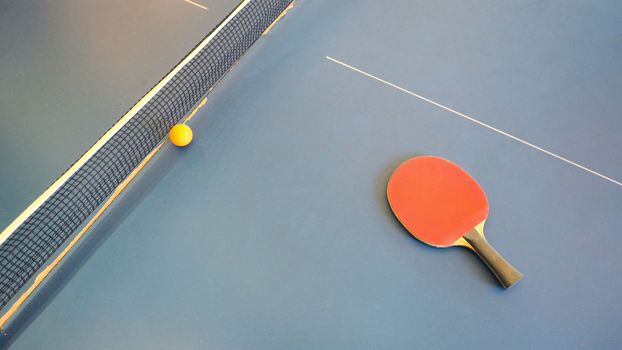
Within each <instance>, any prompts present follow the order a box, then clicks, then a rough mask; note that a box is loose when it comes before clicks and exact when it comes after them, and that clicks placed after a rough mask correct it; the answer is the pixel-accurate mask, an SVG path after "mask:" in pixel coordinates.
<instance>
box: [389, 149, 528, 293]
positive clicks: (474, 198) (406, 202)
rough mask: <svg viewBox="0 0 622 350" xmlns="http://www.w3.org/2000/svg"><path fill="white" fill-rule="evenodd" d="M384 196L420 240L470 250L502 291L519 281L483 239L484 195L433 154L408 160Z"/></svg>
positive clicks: (455, 167) (517, 274) (462, 172)
mask: <svg viewBox="0 0 622 350" xmlns="http://www.w3.org/2000/svg"><path fill="white" fill-rule="evenodd" d="M387 198H388V200H389V205H390V206H391V210H393V213H394V214H395V216H396V217H397V219H398V220H399V221H400V222H401V223H402V225H403V226H404V227H405V228H406V230H408V232H410V234H411V235H413V236H414V237H415V238H417V239H419V240H420V241H422V242H424V243H426V244H429V245H431V246H434V247H439V248H445V247H452V246H463V247H467V248H469V249H472V250H473V251H474V252H475V253H476V254H477V255H478V256H479V257H480V258H481V259H482V260H483V261H484V263H486V265H488V267H489V268H490V270H491V271H492V272H493V273H494V275H495V276H496V277H497V279H498V280H499V282H500V283H501V285H502V286H503V287H505V288H510V287H511V286H512V285H514V284H515V283H516V282H518V281H519V280H520V279H521V278H522V277H523V275H522V274H521V273H520V272H519V271H518V270H516V268H514V266H512V265H510V263H508V262H507V261H506V260H505V259H504V258H503V257H502V256H501V255H500V254H499V253H498V252H497V251H496V250H495V249H494V248H493V247H492V246H491V245H490V244H489V243H488V241H487V240H486V238H485V237H484V230H483V229H484V222H485V221H486V219H487V218H488V199H487V198H486V193H484V190H483V189H482V188H481V187H480V185H479V184H478V183H477V182H476V181H475V179H473V178H472V177H471V176H470V175H469V174H468V173H467V172H466V171H465V170H463V169H462V168H460V167H459V166H458V165H456V164H454V163H452V162H450V161H448V160H447V159H443V158H439V157H433V156H420V157H414V158H411V159H409V160H407V161H405V162H404V163H402V164H401V165H400V166H398V167H397V169H395V171H394V172H393V174H392V175H391V178H390V179H389V183H388V185H387Z"/></svg>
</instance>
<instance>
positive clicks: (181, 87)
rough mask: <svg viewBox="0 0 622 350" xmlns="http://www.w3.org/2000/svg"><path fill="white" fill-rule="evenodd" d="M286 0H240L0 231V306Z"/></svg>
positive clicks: (284, 6) (265, 26) (276, 14)
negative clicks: (207, 33)
mask: <svg viewBox="0 0 622 350" xmlns="http://www.w3.org/2000/svg"><path fill="white" fill-rule="evenodd" d="M291 2H292V0H244V1H242V2H241V4H240V5H239V6H238V7H237V8H236V9H235V10H234V11H233V12H231V13H230V14H229V15H228V16H227V17H226V18H225V19H224V20H223V22H221V23H220V24H219V25H218V27H216V29H214V30H213V31H212V32H211V33H210V34H209V35H207V36H206V37H205V38H204V39H203V40H202V41H201V42H200V43H199V44H198V45H197V46H196V47H195V48H194V49H193V50H192V51H191V52H190V53H189V54H188V55H187V56H186V57H185V58H184V59H183V60H182V61H181V62H180V63H179V64H178V65H177V66H176V67H175V68H174V69H173V70H172V71H171V72H169V73H168V74H167V75H166V76H165V77H164V78H163V79H162V80H161V81H160V82H159V83H158V84H157V85H156V86H154V87H153V88H152V89H151V90H150V91H149V92H148V93H147V94H146V95H145V96H144V97H143V98H142V99H140V100H139V101H138V102H137V103H136V105H134V107H132V108H131V109H130V110H129V111H128V112H127V113H126V114H125V115H124V116H123V117H121V119H119V121H118V122H117V123H116V124H115V125H114V126H112V128H111V129H110V130H108V131H107V132H106V134H104V135H103V136H102V137H101V138H100V139H99V140H98V141H97V142H96V143H95V144H94V145H93V147H91V148H90V149H89V150H88V151H87V152H86V153H85V154H84V155H83V156H82V157H81V158H79V159H78V160H77V161H76V163H74V164H73V165H72V166H71V167H70V168H69V169H68V170H67V171H66V172H65V173H64V174H63V175H62V176H61V177H60V178H59V179H58V180H56V182H54V183H53V184H52V185H51V186H50V188H48V190H46V191H45V192H44V193H43V194H42V195H41V197H39V198H38V199H37V200H36V201H35V202H33V203H32V204H31V205H30V206H29V207H28V208H27V209H26V211H25V212H24V213H22V214H21V215H20V216H19V217H18V218H17V219H16V220H15V221H14V222H13V223H11V224H10V225H9V226H8V227H7V228H6V229H5V230H4V231H3V232H2V233H1V234H0V310H3V309H4V308H5V306H7V305H9V304H11V303H12V301H13V300H14V299H16V298H17V296H18V295H19V294H20V291H21V290H23V289H24V287H25V286H26V285H27V284H28V282H29V280H31V279H32V278H33V276H35V274H37V273H38V271H39V270H40V269H42V267H43V266H44V265H45V263H46V261H48V260H49V259H50V257H52V256H53V255H54V254H55V252H57V251H58V250H59V249H60V248H61V247H62V246H63V244H65V243H66V241H67V240H68V239H69V238H70V237H71V236H72V234H73V233H74V232H75V231H76V230H78V229H79V228H80V227H81V225H82V224H83V223H84V222H85V221H86V220H87V219H88V218H89V217H90V216H91V215H92V214H93V213H94V212H95V211H96V210H97V209H98V207H100V206H101V205H102V203H104V201H106V199H107V198H109V197H110V196H111V194H112V193H113V192H114V191H115V189H116V188H117V186H119V184H121V183H122V182H123V181H124V179H125V178H126V177H128V175H130V173H132V171H133V170H134V169H135V168H136V167H137V166H138V165H139V164H140V163H141V162H142V161H143V159H144V158H145V157H146V156H148V155H149V154H150V152H152V150H154V149H155V148H156V147H158V145H159V144H161V142H162V140H163V139H164V138H165V137H166V135H167V133H168V131H169V130H170V128H171V127H172V126H173V125H174V124H176V123H178V122H179V121H180V120H182V119H183V118H184V117H185V116H186V115H187V114H188V113H189V112H190V111H192V110H193V108H194V107H195V106H196V105H197V103H198V102H199V101H201V100H202V99H203V98H204V96H205V95H207V93H208V92H209V91H210V90H211V88H212V87H213V86H214V85H215V84H216V83H217V82H218V81H219V80H220V78H222V77H223V75H225V73H226V72H227V71H228V70H229V69H230V68H231V67H232V66H233V65H234V64H235V63H236V61H237V60H238V59H239V58H240V57H241V56H242V54H243V53H244V52H245V51H246V50H247V49H248V48H249V47H250V46H251V45H252V44H253V43H254V42H255V40H257V39H258V38H259V37H260V36H261V34H262V33H263V32H264V31H266V29H268V28H269V26H270V25H271V24H272V23H273V22H274V21H275V20H276V19H277V18H278V17H279V15H280V14H281V13H283V12H284V11H285V10H286V9H287V7H288V6H289V5H290V3H291ZM0 315H1V314H0ZM0 327H1V325H0Z"/></svg>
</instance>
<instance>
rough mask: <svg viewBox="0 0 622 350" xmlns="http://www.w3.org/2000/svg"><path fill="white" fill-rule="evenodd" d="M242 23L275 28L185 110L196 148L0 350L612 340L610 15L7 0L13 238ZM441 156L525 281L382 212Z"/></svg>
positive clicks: (500, 5) (144, 190) (65, 267)
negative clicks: (461, 173)
mask: <svg viewBox="0 0 622 350" xmlns="http://www.w3.org/2000/svg"><path fill="white" fill-rule="evenodd" d="M260 3H265V4H268V5H265V7H264V5H258V4H260ZM270 4H274V6H273V7H270V6H272V5H270ZM197 5H199V6H202V7H205V9H204V8H202V7H199V6H197ZM254 6H257V7H254ZM78 7H80V11H84V12H80V11H78V10H77V8H78ZM256 8H270V9H271V10H270V11H272V12H276V10H278V12H279V13H281V14H283V11H284V10H286V9H288V11H287V12H286V13H285V14H284V15H283V16H279V17H275V16H274V15H270V16H267V15H263V14H261V13H260V12H259V10H257V11H255V9H256ZM247 10H248V11H247ZM251 10H252V11H251ZM232 11H233V12H232ZM245 11H246V12H245ZM272 12H271V13H272ZM242 15H244V16H247V17H244V19H245V20H244V21H241V22H244V23H246V22H251V23H261V26H259V24H257V25H258V27H257V28H256V29H257V30H259V31H261V32H264V31H265V32H264V33H263V34H262V35H260V36H258V37H257V38H256V41H254V44H253V45H252V46H250V47H249V48H248V49H247V50H244V51H245V52H244V54H243V55H241V56H240V57H235V62H236V63H235V64H233V65H232V67H231V68H230V69H228V70H227V73H226V74H224V75H223V76H222V77H221V78H219V79H218V82H217V84H214V86H213V87H210V88H209V93H208V94H207V95H205V96H206V100H204V97H201V98H200V99H198V100H196V101H192V105H193V108H192V111H193V114H192V116H191V119H187V120H186V124H187V125H189V126H190V127H192V129H193V130H194V140H193V142H192V143H191V144H190V145H189V146H187V147H185V148H178V147H175V146H173V145H171V144H170V143H168V142H166V140H165V138H164V137H161V139H163V140H164V141H163V142H162V143H160V144H158V145H157V146H156V147H152V149H150V151H151V153H149V156H148V157H150V158H149V160H148V161H145V160H142V162H141V163H140V164H141V165H140V166H138V167H136V168H133V170H132V174H131V175H130V176H132V179H131V182H129V183H127V186H126V187H123V188H122V191H117V192H116V193H115V194H111V196H113V197H114V200H113V201H110V203H109V205H105V206H104V207H102V205H103V204H101V203H100V204H99V206H98V210H102V208H103V210H102V212H101V216H99V217H98V219H97V220H93V221H92V226H90V227H88V229H85V228H84V222H82V223H81V225H82V226H80V229H78V230H75V231H76V232H74V233H72V235H71V236H70V237H69V238H68V240H67V242H69V241H71V240H72V238H74V237H75V236H76V234H77V232H78V231H80V230H83V231H84V232H85V233H84V236H83V237H82V238H81V239H80V240H79V241H77V244H76V246H75V248H72V249H71V250H70V252H69V254H68V255H67V256H65V257H64V258H63V259H62V261H61V263H60V264H58V265H57V266H54V269H53V271H52V272H51V273H50V275H48V276H47V277H46V278H45V281H44V282H43V283H41V284H40V285H37V288H36V290H35V292H34V293H33V295H32V296H31V297H29V298H28V299H27V301H26V302H25V303H24V304H23V305H21V306H20V307H19V309H18V310H17V312H16V313H15V314H13V315H11V317H10V318H9V319H8V321H7V323H5V324H4V325H3V326H2V331H3V335H2V338H1V339H2V340H0V344H2V345H0V347H1V346H6V347H7V348H11V349H48V348H51V347H52V348H58V349H128V348H151V349H205V348H215V349H291V348H301V349H454V348H463V349H498V348H504V349H525V348H534V349H619V348H620V347H621V346H622V332H620V330H622V316H621V315H622V307H621V306H620V303H619V302H618V299H619V295H620V294H619V290H620V289H621V288H622V275H621V274H620V273H619V270H620V266H621V265H622V247H620V245H619V244H617V237H618V234H619V233H620V227H622V182H621V181H622V157H621V156H620V151H621V150H622V137H620V135H622V116H621V114H620V110H622V99H621V98H620V96H622V94H621V93H622V40H621V38H622V26H621V25H620V20H619V19H620V18H621V16H622V4H620V3H619V2H616V1H599V2H587V1H518V2H497V1H475V2H463V1H441V2H425V1H407V0H398V1H392V2H390V4H389V3H387V2H380V1H370V0H363V1H352V0H344V1H328V0H315V1H312V0H296V1H295V2H293V4H292V6H291V7H290V4H289V1H277V0H269V1H265V0H245V1H243V2H240V1H229V2H223V1H204V2H201V1H197V2H195V3H191V2H185V1H181V0H180V1H169V2H161V3H160V2H158V3H151V2H149V3H148V2H145V1H137V2H130V3H126V2H113V3H110V4H109V3H106V4H105V5H104V4H91V3H89V4H88V5H87V4H84V3H76V2H72V1H69V0H63V1H60V2H55V3H46V4H39V3H36V2H32V3H26V2H20V3H19V4H18V3H15V4H13V3H11V4H8V3H5V4H0V18H1V19H3V20H0V29H3V31H2V33H3V34H0V40H2V42H0V44H1V45H2V47H10V48H11V50H8V51H7V50H0V51H1V52H2V53H0V58H1V59H0V68H1V69H0V74H2V79H1V80H0V101H2V102H1V104H0V113H2V115H0V123H1V124H0V125H1V128H0V136H2V137H0V139H1V141H0V142H1V143H0V160H2V167H0V171H1V173H0V176H1V178H2V185H0V194H1V195H2V197H0V200H1V202H0V205H1V207H0V219H1V220H2V221H0V223H2V225H3V227H5V226H8V225H10V224H11V223H12V221H13V220H14V218H15V217H18V215H20V212H21V211H22V210H24V208H25V207H27V206H28V205H29V203H31V202H32V201H34V200H36V198H37V196H39V195H40V194H41V193H42V192H44V191H45V190H46V188H47V186H48V185H49V184H50V183H52V182H54V181H56V179H57V178H58V177H59V176H61V174H63V171H64V170H65V169H66V168H67V167H69V166H70V165H71V164H72V162H73V161H75V160H76V159H78V158H79V157H81V155H82V153H83V152H85V151H86V150H87V149H88V148H89V147H90V146H91V145H92V144H93V143H94V142H96V141H97V140H98V138H99V137H100V136H101V135H102V134H104V133H107V130H108V128H109V127H110V126H111V125H113V124H115V123H117V120H118V119H119V117H120V116H122V115H123V113H124V112H126V111H127V110H128V109H129V108H130V107H131V106H132V104H133V103H135V102H136V101H137V100H139V99H141V98H142V99H144V98H145V97H142V96H143V94H144V93H145V92H146V91H148V90H149V88H151V87H152V86H154V84H160V85H161V86H164V85H162V81H163V82H164V83H166V84H168V83H167V81H166V78H165V79H163V80H162V81H160V79H161V78H162V76H165V75H166V74H170V73H169V72H171V73H175V68H174V67H182V66H183V65H185V64H186V63H187V64H192V63H191V62H190V61H187V62H186V61H184V60H183V59H184V55H186V54H187V53H188V51H190V50H194V51H192V52H198V51H197V50H199V49H201V44H200V43H203V42H206V41H205V40H207V39H209V38H210V35H212V36H213V35H218V34H219V33H220V32H219V30H220V29H222V28H224V29H222V30H223V31H226V30H227V27H226V26H228V25H230V24H231V23H237V22H235V21H236V20H237V18H240V16H242ZM254 16H256V17H254ZM9 18H10V19H11V20H10V21H8V20H4V19H9ZM277 18H278V21H277V22H274V20H275V19H277ZM133 19H134V20H133ZM223 19H224V20H223ZM267 23H272V24H273V25H271V26H270V27H269V29H268V28H267V26H266V24H267ZM236 25H237V24H236ZM137 27H139V29H136V28H137ZM214 28H216V29H214ZM266 29H268V30H267V31H266ZM173 30H174V32H171V31H173ZM257 30H256V31H257ZM34 34H37V35H34ZM41 35H43V36H41ZM206 36H207V37H206ZM66 38H70V39H71V41H66ZM143 38H144V40H143ZM204 38H207V39H204ZM231 38H232V39H231V40H234V39H235V38H237V36H235V35H233V36H232V37H231ZM202 40H203V41H202ZM253 40H254V39H253ZM134 43H139V44H137V46H134ZM82 45H83V46H82ZM195 45H198V46H195ZM193 48H194V49H193ZM68 50H69V52H67V51H68ZM71 50H76V51H75V52H72V51H71ZM42 53H44V54H42ZM49 53H55V54H54V55H52V56H51V58H50V56H49ZM78 53H80V54H78ZM82 53H83V54H82ZM190 55H192V54H190ZM225 56H226V55H224V56H223V57H225ZM186 57H189V56H186ZM227 57H228V56H227ZM50 60H53V61H52V62H50ZM180 60H181V61H180ZM188 62H190V63H188ZM80 64H84V65H92V66H80ZM53 67H56V68H57V69H55V70H51V71H50V69H52V68H53ZM59 67H60V68H59ZM184 67H185V66H184ZM18 68H19V69H18ZM61 68H62V69H61ZM171 69H173V71H171ZM14 72H15V73H14ZM83 78H84V79H83ZM159 81H160V83H159ZM42 84H43V86H42ZM157 86H158V85H156V87H157ZM31 91H34V95H33V94H30V92H31ZM145 96H146V97H149V93H147V95H145ZM154 96H156V95H154ZM202 96H203V95H202ZM156 97H157V96H156ZM154 98H155V97H154ZM141 101H142V100H141ZM200 102H205V103H203V104H201V103H200ZM189 112H190V111H189ZM133 137H135V138H138V137H139V136H133ZM87 153H88V152H87ZM427 154H429V155H436V156H441V157H444V158H447V159H450V160H452V161H453V162H455V163H457V164H459V165H460V166H462V167H463V168H464V169H465V170H467V171H468V172H469V173H470V174H471V175H473V177H474V178H475V179H477V181H478V182H479V183H480V184H481V186H482V187H483V188H484V189H485V191H486V193H487V195H488V199H489V202H490V216H489V219H488V221H487V223H486V233H487V237H488V240H489V241H490V242H491V243H492V244H493V245H494V246H495V247H496V248H497V249H498V250H499V251H500V252H501V253H503V255H504V256H505V257H506V258H507V259H508V260H509V261H511V262H512V263H513V264H514V265H515V266H516V267H517V268H518V269H519V270H520V271H521V272H522V273H523V274H524V278H523V279H522V280H521V281H520V282H519V283H518V284H517V285H515V286H514V287H512V288H511V289H503V288H502V287H500V286H499V285H498V283H497V281H496V280H495V278H494V276H493V275H492V274H491V273H490V272H489V271H488V270H487V269H486V267H485V265H484V264H482V262H481V261H480V260H479V259H477V257H476V256H475V255H474V254H473V253H471V252H469V251H468V250H467V249H463V248H450V249H437V248H433V247H429V246H426V245H425V244H423V243H421V242H419V241H418V240H416V239H415V238H413V237H412V236H411V235H410V234H408V232H407V231H406V230H405V229H404V228H403V227H402V226H401V225H400V223H399V222H398V221H397V220H396V219H395V217H394V216H393V214H392V213H391V210H390V208H389V206H388V204H387V199H386V184H387V180H388V178H389V176H390V174H391V172H392V171H393V170H394V169H395V167H396V166H397V165H399V164H400V163H401V162H403V161H404V160H406V159H408V158H411V157H413V156H417V155H427ZM138 161H139V160H137V162H138ZM102 171H105V169H104V170H102ZM88 215H89V216H88V219H87V220H86V221H88V220H90V219H93V214H92V213H89V214H88ZM24 220H26V221H27V220H28V218H26V219H24ZM26 221H24V222H26ZM18 229H19V228H15V230H18ZM5 232H6V231H5ZM67 242H65V243H64V244H63V245H61V246H59V247H58V250H62V249H63V248H66V247H67ZM5 243H6V242H5ZM58 250H55V252H54V253H51V254H50V256H49V257H48V259H46V263H44V264H42V265H41V267H40V269H43V268H45V266H49V265H46V264H47V262H48V261H50V260H51V259H54V258H55V257H58ZM3 266H5V265H3V264H2V263H0V267H3ZM40 269H39V270H37V273H39V272H40V271H41V270H40ZM2 274H4V271H3V270H0V275H2ZM35 277H36V275H33V277H32V278H35ZM32 283H33V282H32V279H30V280H29V282H28V283H26V284H25V285H24V286H20V288H19V291H20V293H21V292H23V291H24V289H25V288H28V286H30V285H32ZM20 293H17V295H16V296H15V297H13V298H12V299H11V300H10V301H9V302H6V303H5V305H4V306H3V308H2V311H3V312H6V310H7V309H8V308H10V307H11V305H13V304H14V303H15V301H16V300H17V298H19V294H20Z"/></svg>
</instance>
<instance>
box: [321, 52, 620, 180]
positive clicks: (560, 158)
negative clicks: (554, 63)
mask: <svg viewBox="0 0 622 350" xmlns="http://www.w3.org/2000/svg"><path fill="white" fill-rule="evenodd" d="M326 59H328V60H330V61H332V62H334V63H337V64H339V65H341V66H343V67H346V68H348V69H351V70H353V71H355V72H357V73H360V74H362V75H364V76H366V77H369V78H372V79H374V80H376V81H378V82H381V83H383V84H385V85H388V86H390V87H392V88H394V89H397V90H400V91H402V92H404V93H407V94H409V95H411V96H414V97H416V98H418V99H420V100H423V101H425V102H428V103H431V104H433V105H435V106H436V107H439V108H441V109H444V110H446V111H448V112H450V113H453V114H455V115H457V116H459V117H462V118H464V119H466V120H468V121H471V122H473V123H475V124H477V125H480V126H483V127H484V128H486V129H489V130H492V131H494V132H496V133H498V134H501V135H503V136H506V137H509V138H510V139H512V140H514V141H516V142H519V143H522V144H523V145H525V146H529V147H531V148H533V149H535V150H538V151H540V152H542V153H545V154H548V155H549V156H551V157H553V158H557V159H559V160H561V161H562V162H565V163H568V164H570V165H573V166H575V167H577V168H579V169H582V170H584V171H587V172H588V173H590V174H592V175H596V176H598V177H600V178H602V179H605V180H607V181H609V182H612V183H614V184H616V185H618V186H622V182H620V181H617V180H614V179H612V178H610V177H608V176H605V175H603V174H601V173H599V172H596V171H594V170H592V169H590V168H587V167H585V166H583V165H581V164H578V163H576V162H573V161H572V160H570V159H567V158H564V157H562V156H560V155H559V154H556V153H553V152H551V151H548V150H546V149H544V148H542V147H540V146H536V145H534V144H533V143H531V142H528V141H525V140H523V139H521V138H520V137H516V136H514V135H512V134H509V133H507V132H505V131H503V130H499V129H497V128H495V127H494V126H491V125H488V124H486V123H484V122H481V121H479V120H477V119H475V118H473V117H470V116H468V115H466V114H464V113H461V112H458V111H456V110H455V109H451V108H449V107H447V106H444V105H442V104H440V103H438V102H435V101H432V100H430V99H429V98H425V97H423V96H421V95H419V94H417V93H414V92H412V91H410V90H407V89H404V88H403V87H400V86H398V85H395V84H393V83H391V82H388V81H386V80H384V79H382V78H378V77H377V76H375V75H373V74H370V73H367V72H364V71H362V70H360V69H358V68H356V67H353V66H351V65H349V64H347V63H344V62H341V61H339V60H338V59H335V58H332V57H330V56H326Z"/></svg>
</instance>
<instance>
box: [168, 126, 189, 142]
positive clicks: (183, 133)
mask: <svg viewBox="0 0 622 350" xmlns="http://www.w3.org/2000/svg"><path fill="white" fill-rule="evenodd" d="M168 138H169V139H170V140H171V143H172V144H174V145H175V146H178V147H184V146H188V144H189V143H190V141H192V129H190V127H189V126H188V125H186V124H177V125H175V126H173V128H172V129H171V131H170V132H169V133H168Z"/></svg>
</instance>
